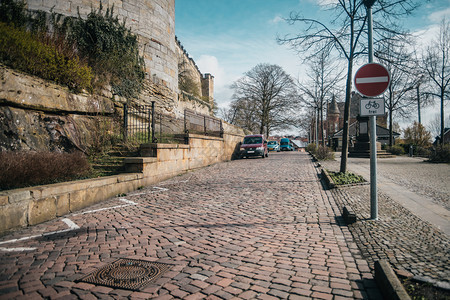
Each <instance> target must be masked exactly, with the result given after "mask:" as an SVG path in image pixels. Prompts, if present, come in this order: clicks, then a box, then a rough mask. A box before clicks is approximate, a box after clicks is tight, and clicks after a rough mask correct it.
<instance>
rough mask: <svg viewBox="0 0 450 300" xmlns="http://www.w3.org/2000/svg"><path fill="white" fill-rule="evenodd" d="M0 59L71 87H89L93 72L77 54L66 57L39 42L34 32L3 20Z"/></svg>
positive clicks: (1, 24) (0, 30)
mask: <svg viewBox="0 0 450 300" xmlns="http://www.w3.org/2000/svg"><path fill="white" fill-rule="evenodd" d="M0 61H2V62H3V63H4V64H6V65H7V66H10V67H11V68H14V69H17V70H20V71H23V72H26V73H29V74H32V75H36V76H39V77H41V78H44V79H47V80H51V81H54V82H56V83H59V84H63V85H67V86H68V87H69V88H71V89H74V90H82V89H88V88H90V86H91V80H92V77H93V76H92V71H91V69H90V68H89V67H87V66H83V65H82V64H81V63H80V61H79V59H78V57H76V56H75V57H73V58H68V57H65V56H64V55H62V54H61V53H59V52H58V51H56V50H55V49H54V48H53V47H51V46H49V45H46V44H44V43H43V42H41V41H39V40H38V39H37V38H36V35H35V34H33V33H30V32H27V31H25V30H24V29H20V28H16V27H14V26H11V25H8V24H5V23H0Z"/></svg>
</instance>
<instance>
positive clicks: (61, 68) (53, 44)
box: [0, 0, 145, 99]
mask: <svg viewBox="0 0 450 300" xmlns="http://www.w3.org/2000/svg"><path fill="white" fill-rule="evenodd" d="M0 22H3V23H5V24H8V25H7V26H8V27H4V28H3V29H2V30H1V32H0V34H2V39H1V40H0V42H1V45H2V46H1V48H2V49H1V51H2V53H0V61H2V62H4V63H5V64H6V65H8V66H10V67H12V68H15V69H19V70H21V71H24V72H27V73H30V74H32V75H36V76H39V77H42V78H43V79H48V80H52V81H55V82H57V83H59V84H64V85H67V86H69V87H70V88H72V89H75V90H81V89H84V88H87V89H91V87H92V86H93V88H94V89H96V90H100V89H102V88H103V87H104V86H105V85H110V86H111V87H112V90H113V92H114V93H115V94H116V95H119V96H123V97H125V98H127V99H129V98H134V97H137V96H138V95H139V93H140V91H141V90H142V87H143V81H144V79H145V70H144V59H143V57H141V56H139V44H138V41H137V37H136V35H134V34H132V33H131V31H130V30H129V29H127V28H126V27H125V21H124V22H123V23H120V22H119V20H118V17H117V16H116V17H114V13H113V7H112V8H111V9H110V8H108V9H107V10H106V13H105V15H103V7H102V5H100V8H99V9H98V11H96V10H92V11H91V13H90V14H89V15H88V16H87V19H83V18H81V16H80V15H78V17H77V18H73V17H65V16H63V15H61V14H57V13H51V14H50V15H49V14H47V13H45V12H44V11H33V12H29V11H27V10H26V3H25V2H24V1H15V0H2V1H0ZM49 27H50V28H52V30H51V31H50V30H48V28H49ZM10 28H13V29H14V32H11V33H10V34H9V35H7V36H3V33H4V31H5V30H9V29H10ZM19 28H20V29H19ZM18 32H19V33H18ZM14 52H17V53H14ZM80 61H82V62H83V63H84V62H86V64H87V65H88V66H89V67H90V68H88V67H86V66H83V63H80Z"/></svg>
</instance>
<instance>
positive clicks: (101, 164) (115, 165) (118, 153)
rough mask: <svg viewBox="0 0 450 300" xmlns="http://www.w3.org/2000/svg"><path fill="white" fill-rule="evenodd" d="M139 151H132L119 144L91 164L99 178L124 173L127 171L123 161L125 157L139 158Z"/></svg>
mask: <svg viewBox="0 0 450 300" xmlns="http://www.w3.org/2000/svg"><path fill="white" fill-rule="evenodd" d="M138 153H139V150H138V149H135V150H130V149H128V148H127V147H125V146H123V145H120V144H117V145H114V146H113V147H112V148H111V149H110V150H109V151H108V152H106V153H104V154H103V155H99V156H97V157H95V158H94V159H93V160H92V161H91V163H92V168H93V169H94V172H95V173H96V174H98V176H110V175H117V174H120V173H123V172H124V171H125V169H124V166H123V160H124V159H125V157H133V156H139V154H138Z"/></svg>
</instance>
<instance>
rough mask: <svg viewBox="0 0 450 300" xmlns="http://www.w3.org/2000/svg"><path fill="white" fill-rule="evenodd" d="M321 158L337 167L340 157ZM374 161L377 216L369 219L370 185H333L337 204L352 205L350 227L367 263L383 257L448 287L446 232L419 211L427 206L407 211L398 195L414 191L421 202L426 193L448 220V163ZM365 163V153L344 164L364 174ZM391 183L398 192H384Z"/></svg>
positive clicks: (449, 269) (328, 165)
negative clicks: (376, 218) (336, 187)
mask: <svg viewBox="0 0 450 300" xmlns="http://www.w3.org/2000/svg"><path fill="white" fill-rule="evenodd" d="M321 164H322V165H323V167H324V168H326V169H328V170H332V171H338V170H339V159H337V160H335V161H324V162H321ZM377 165H378V168H377V169H378V176H379V177H378V181H380V182H381V183H382V184H379V185H378V190H379V192H378V217H379V220H378V221H373V220H370V186H369V185H362V186H353V187H345V188H339V189H335V190H332V194H333V198H334V199H335V200H336V202H337V203H338V206H339V207H340V208H342V207H343V206H348V207H351V208H352V210H353V211H354V212H355V214H356V216H357V222H356V223H354V224H351V225H349V229H350V231H351V233H352V235H353V237H354V239H355V242H356V243H357V244H358V246H359V248H360V250H361V251H362V253H363V256H364V258H365V259H367V261H368V262H369V265H370V266H371V268H373V262H374V261H376V260H379V259H385V260H387V261H389V263H390V264H391V265H392V267H393V268H396V269H397V270H401V271H403V274H407V273H410V274H412V275H414V276H415V277H416V278H417V279H420V280H421V281H427V282H432V283H434V284H438V285H441V286H443V287H446V288H447V289H450V284H449V281H450V260H449V259H450V250H449V249H450V247H449V236H448V235H446V234H445V233H444V232H443V231H441V230H439V229H438V228H437V226H434V225H432V224H430V222H428V221H427V220H425V219H424V218H423V217H422V216H425V217H428V214H427V212H424V211H416V212H415V213H412V212H411V210H410V209H408V208H409V207H408V204H407V205H405V206H406V207H405V206H403V205H401V204H399V201H398V199H399V198H401V197H402V196H403V195H401V194H402V192H403V191H404V190H406V191H408V192H413V193H414V194H416V196H417V197H419V199H421V201H422V202H425V201H426V199H425V198H424V197H428V198H429V199H428V201H431V202H433V203H434V204H435V205H440V206H441V208H440V211H439V214H440V215H441V216H444V217H446V218H447V219H444V222H447V224H446V225H447V226H448V225H449V224H448V211H447V210H446V208H448V203H449V202H448V201H449V198H450V186H449V184H448V178H449V177H450V166H449V165H448V164H430V163H425V162H424V159H421V158H409V157H396V158H383V159H378V163H377ZM369 168H370V166H369V159H360V158H349V161H348V170H349V171H350V172H354V173H356V174H358V175H363V176H364V178H365V179H366V180H369V178H370V177H369V175H368V172H369ZM361 173H365V174H361ZM391 186H394V187H396V188H397V189H398V190H397V195H395V193H394V194H391V195H390V196H389V195H387V194H386V192H385V191H389V192H391V189H388V188H389V187H391ZM400 188H401V189H400ZM385 189H386V190H385ZM408 196H411V195H409V194H408ZM420 197H422V198H420ZM437 217H438V216H437ZM432 221H433V220H432ZM404 271H406V272H407V273H404Z"/></svg>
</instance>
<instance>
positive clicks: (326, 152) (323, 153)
mask: <svg viewBox="0 0 450 300" xmlns="http://www.w3.org/2000/svg"><path fill="white" fill-rule="evenodd" d="M315 154H316V158H317V159H318V160H331V159H334V153H333V152H332V151H331V149H330V148H328V147H326V146H319V147H318V148H317V151H316V153H315Z"/></svg>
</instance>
